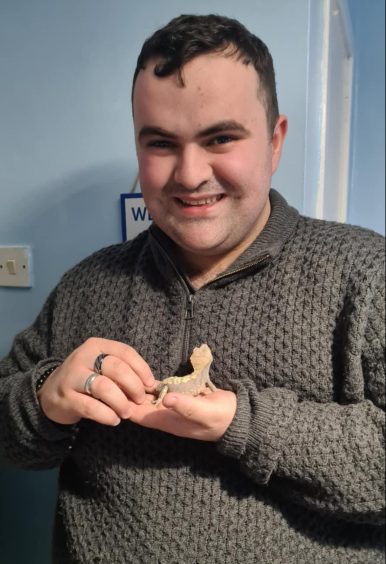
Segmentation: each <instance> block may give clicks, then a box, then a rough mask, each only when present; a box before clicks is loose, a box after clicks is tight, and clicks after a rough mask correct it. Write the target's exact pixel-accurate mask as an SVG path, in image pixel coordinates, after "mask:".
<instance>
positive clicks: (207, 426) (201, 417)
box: [130, 389, 237, 441]
mask: <svg viewBox="0 0 386 564" xmlns="http://www.w3.org/2000/svg"><path fill="white" fill-rule="evenodd" d="M152 399H153V396H150V395H148V396H147V402H145V403H142V404H140V405H132V406H131V415H130V420H131V421H133V423H138V424H139V425H142V426H143V427H150V428H152V429H158V430H159V431H165V432H166V433H170V434H172V435H176V436H178V437H185V438H190V439H199V440H201V441H218V440H219V439H220V438H221V437H222V436H223V435H224V433H225V431H226V430H227V429H228V427H229V425H230V424H231V422H232V419H233V417H234V415H235V413H236V407H237V398H236V395H235V394H234V393H233V392H228V391H225V390H219V389H217V391H215V392H208V393H206V394H205V395H199V396H196V397H193V396H190V395H187V394H177V393H174V392H173V393H169V394H166V396H165V397H164V399H163V401H162V404H160V405H158V406H155V405H153V404H152V403H151V400H152Z"/></svg>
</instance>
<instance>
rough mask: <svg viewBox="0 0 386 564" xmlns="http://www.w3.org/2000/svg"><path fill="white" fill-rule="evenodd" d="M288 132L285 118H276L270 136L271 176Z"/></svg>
mask: <svg viewBox="0 0 386 564" xmlns="http://www.w3.org/2000/svg"><path fill="white" fill-rule="evenodd" d="M287 130H288V119H287V116H283V115H280V116H279V117H278V118H277V122H276V126H275V130H274V132H273V135H272V174H273V173H274V172H276V169H277V167H278V166H279V161H280V157H281V151H282V148H283V144H284V139H285V136H286V134H287Z"/></svg>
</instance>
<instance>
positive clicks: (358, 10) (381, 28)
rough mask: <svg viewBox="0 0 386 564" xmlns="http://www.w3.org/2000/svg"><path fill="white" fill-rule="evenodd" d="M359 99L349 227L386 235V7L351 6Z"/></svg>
mask: <svg viewBox="0 0 386 564" xmlns="http://www.w3.org/2000/svg"><path fill="white" fill-rule="evenodd" d="M348 7H349V10H350V15H351V20H352V26H353V33H354V96H353V115H352V146H351V171H350V173H351V174H350V176H351V178H350V192H349V207H348V222H350V223H355V224H357V225H362V226H363V227H369V228H371V229H374V230H375V231H378V232H379V233H382V234H385V2H384V0H369V1H368V2H365V1H364V0H349V1H348Z"/></svg>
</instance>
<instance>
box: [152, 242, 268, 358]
mask: <svg viewBox="0 0 386 564" xmlns="http://www.w3.org/2000/svg"><path fill="white" fill-rule="evenodd" d="M153 239H154V240H155V242H156V243H157V245H158V247H159V249H160V250H161V252H162V254H163V255H164V256H165V258H166V259H167V261H168V262H169V264H170V265H171V267H172V268H173V270H174V272H175V273H176V275H177V277H178V279H179V280H180V282H181V284H182V286H183V288H184V290H185V292H186V304H185V317H184V330H183V338H182V351H181V360H182V362H186V360H187V359H188V358H189V353H190V349H189V342H190V328H191V324H192V321H193V319H194V296H195V292H192V291H191V290H190V288H189V285H188V283H187V282H186V280H185V278H184V277H183V275H182V274H181V272H180V271H179V270H178V268H177V266H176V265H175V264H174V262H173V261H172V259H171V258H170V256H169V254H168V253H167V252H166V250H165V249H164V248H163V247H162V245H161V243H160V242H159V241H158V240H157V238H156V237H154V236H153ZM270 258H271V255H270V254H269V253H265V254H264V255H262V256H261V257H259V258H258V259H256V260H254V261H250V262H248V263H246V264H244V265H243V266H241V267H240V268H236V269H235V270H232V271H231V272H227V273H226V274H222V275H220V276H217V278H215V279H214V280H212V281H211V282H209V283H208V284H206V286H209V285H210V284H214V283H215V282H217V281H218V280H223V279H225V278H228V277H230V276H234V275H235V274H238V273H239V272H246V271H248V270H251V269H252V268H255V267H256V266H259V265H262V264H264V263H265V262H267V261H268V260H269V259H270Z"/></svg>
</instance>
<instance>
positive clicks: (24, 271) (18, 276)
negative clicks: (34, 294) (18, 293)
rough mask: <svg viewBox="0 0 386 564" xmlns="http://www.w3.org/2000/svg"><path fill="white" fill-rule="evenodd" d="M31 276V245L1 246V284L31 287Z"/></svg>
mask: <svg viewBox="0 0 386 564" xmlns="http://www.w3.org/2000/svg"><path fill="white" fill-rule="evenodd" d="M31 277H32V276H31V249H30V247H5V246H3V247H1V246H0V286H14V287H20V288H29V287H30V286H32V282H31Z"/></svg>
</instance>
